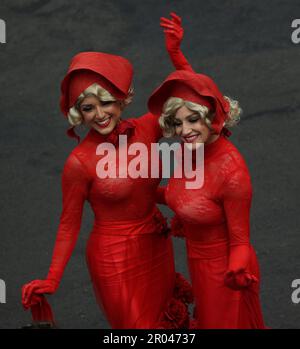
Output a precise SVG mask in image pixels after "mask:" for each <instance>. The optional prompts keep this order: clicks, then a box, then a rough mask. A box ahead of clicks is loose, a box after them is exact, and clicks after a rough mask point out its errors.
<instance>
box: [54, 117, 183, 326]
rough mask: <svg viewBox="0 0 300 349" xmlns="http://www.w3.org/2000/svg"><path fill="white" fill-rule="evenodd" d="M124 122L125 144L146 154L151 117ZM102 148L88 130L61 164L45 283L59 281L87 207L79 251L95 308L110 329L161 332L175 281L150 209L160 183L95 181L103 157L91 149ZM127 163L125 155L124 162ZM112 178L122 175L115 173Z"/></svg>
mask: <svg viewBox="0 0 300 349" xmlns="http://www.w3.org/2000/svg"><path fill="white" fill-rule="evenodd" d="M123 122H124V121H123ZM126 122H127V121H126ZM130 123H131V124H132V125H133V132H132V135H131V136H130V137H129V139H128V145H130V144H132V143H134V142H141V143H144V144H145V146H146V148H147V149H148V150H149V149H150V145H151V142H157V141H158V139H159V138H161V131H160V128H159V125H158V122H157V118H155V117H154V116H153V115H151V114H146V115H144V116H142V117H140V118H137V119H131V120H130ZM104 141H106V140H105V139H104V138H103V136H101V135H100V134H99V133H98V132H96V131H94V130H93V129H92V130H90V132H89V133H88V135H87V136H86V138H85V139H84V140H83V141H82V142H81V143H80V144H79V145H78V146H77V147H76V148H75V149H74V150H73V151H72V153H71V154H70V156H69V157H68V159H67V161H66V164H65V167H64V170H63V176H62V189H63V211H62V215H61V219H60V225H59V229H58V233H57V240H56V244H55V249H54V254H53V258H52V263H51V267H50V271H49V274H48V278H49V279H56V280H59V279H60V278H61V276H62V273H63V270H64V267H65V265H66V263H67V261H68V259H69V257H70V255H71V252H72V250H73V248H74V246H75V243H76V239H77V236H78V233H79V230H80V225H81V217H82V210H83V205H84V202H85V201H88V202H89V204H90V206H91V208H92V210H93V212H94V216H95V220H94V226H93V229H92V232H91V234H90V237H89V240H88V244H87V249H86V259H87V265H88V268H89V272H90V276H91V280H92V283H93V287H94V291H95V294H96V298H97V301H98V303H99V305H100V307H101V309H102V310H103V312H104V314H105V316H106V318H107V320H108V321H109V323H110V325H111V327H112V328H157V327H161V326H163V325H162V323H163V322H164V320H165V319H164V317H165V316H166V315H168V314H167V312H168V309H167V305H168V302H169V301H170V299H171V297H172V295H173V289H174V285H175V280H176V274H175V270H174V260H173V249H172V243H171V239H170V237H168V236H167V234H166V224H165V220H164V219H163V217H162V215H161V213H160V212H159V210H158V209H157V208H156V204H155V193H156V188H157V186H158V185H159V182H160V178H153V179H152V178H136V179H133V178H105V179H100V178H98V176H97V174H96V167H97V163H98V161H99V160H100V159H101V157H102V156H99V155H96V149H97V146H98V145H99V144H100V143H102V142H104ZM126 150H127V149H126ZM133 157H135V156H131V155H129V156H128V163H129V162H130V161H131V160H132V158H133ZM118 161H119V156H118V152H117V164H118ZM149 163H150V157H149ZM117 171H118V172H120V173H123V174H126V172H124V168H122V167H121V168H119V167H117ZM177 279H178V277H177ZM176 301H178V299H177V300H175V303H176ZM173 302H174V299H173ZM172 304H173V305H174V303H172ZM177 305H178V304H177ZM181 305H182V304H181ZM175 308H176V307H175ZM175 308H174V307H173V309H172V311H173V310H174V312H175V313H174V314H173V315H174V316H173V317H171V322H173V325H174V327H178V326H182V325H183V324H182V323H181V324H180V321H181V320H179V321H177V320H178V315H179V314H178V312H179V313H180V309H181V310H182V308H180V307H179V308H180V309H179V308H178V307H177V308H176V309H175ZM183 312H185V315H184V316H186V315H187V313H186V310H185V309H183V310H182V312H181V315H182V314H183ZM176 316H177V317H176ZM173 325H172V324H170V322H169V323H168V324H167V326H171V327H172V326H173Z"/></svg>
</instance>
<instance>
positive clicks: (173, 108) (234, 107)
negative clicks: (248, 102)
mask: <svg viewBox="0 0 300 349" xmlns="http://www.w3.org/2000/svg"><path fill="white" fill-rule="evenodd" d="M224 98H225V99H226V100H227V101H228V102H229V105H230V110H229V113H228V119H227V120H226V122H225V124H224V126H225V127H232V126H235V125H236V124H237V123H238V122H239V121H240V115H241V113H242V109H241V108H240V106H239V102H238V101H236V100H234V99H231V98H230V97H227V96H224ZM183 106H185V107H187V108H188V109H190V110H191V111H194V112H196V113H197V114H199V116H200V117H201V119H202V120H203V121H204V122H205V124H206V125H207V127H208V128H209V129H210V130H212V127H211V124H212V121H213V118H214V113H213V112H211V111H210V110H209V109H208V108H207V107H206V106H204V105H200V104H197V103H193V102H189V101H186V100H184V99H182V98H178V97H170V98H169V99H168V100H167V101H166V102H165V104H164V106H163V113H162V114H161V116H160V117H159V120H158V121H159V124H160V127H161V128H162V130H163V134H164V137H173V136H174V135H175V124H174V119H175V114H176V112H177V110H178V109H180V108H181V107H183Z"/></svg>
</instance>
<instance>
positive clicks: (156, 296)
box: [86, 221, 175, 329]
mask: <svg viewBox="0 0 300 349" xmlns="http://www.w3.org/2000/svg"><path fill="white" fill-rule="evenodd" d="M144 229H146V230H148V231H143V230H144ZM149 231H151V229H150V230H149V225H148V224H147V223H146V222H141V221H136V222H132V221H131V222H118V224H117V225H116V224H115V223H114V222H106V223H105V222H104V223H103V222H101V224H95V225H94V229H93V231H92V233H91V235H90V238H89V241H88V244H87V251H86V252H87V253H86V257H87V265H88V269H89V272H90V276H91V279H92V283H93V287H94V292H95V295H96V298H97V301H98V304H99V305H100V308H101V309H102V311H103V313H104V315H105V316H106V318H107V320H108V322H109V323H110V325H111V327H112V328H118V329H125V328H127V329H128V328H132V329H135V328H145V329H147V328H157V327H159V324H158V323H159V320H160V318H161V316H162V313H163V311H164V310H165V309H166V305H167V303H168V301H169V300H170V299H171V297H172V293H173V290H174V283H175V270H174V258H173V247H172V242H171V238H170V237H167V236H166V235H165V234H163V233H162V232H161V231H160V229H158V230H157V231H156V232H153V231H152V232H151V233H149Z"/></svg>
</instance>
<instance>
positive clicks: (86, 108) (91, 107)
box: [82, 101, 113, 113]
mask: <svg viewBox="0 0 300 349" xmlns="http://www.w3.org/2000/svg"><path fill="white" fill-rule="evenodd" d="M111 103H113V101H102V102H101V104H102V105H103V106H105V105H109V104H111ZM93 109H94V106H93V105H91V106H85V107H83V108H82V111H84V112H87V113H89V112H90V111H92V110H93Z"/></svg>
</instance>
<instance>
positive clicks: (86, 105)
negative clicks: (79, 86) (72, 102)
mask: <svg viewBox="0 0 300 349" xmlns="http://www.w3.org/2000/svg"><path fill="white" fill-rule="evenodd" d="M91 105H93V104H92V103H87V104H80V108H81V107H89V106H91Z"/></svg>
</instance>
